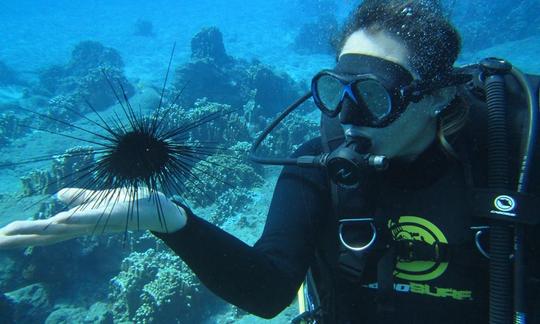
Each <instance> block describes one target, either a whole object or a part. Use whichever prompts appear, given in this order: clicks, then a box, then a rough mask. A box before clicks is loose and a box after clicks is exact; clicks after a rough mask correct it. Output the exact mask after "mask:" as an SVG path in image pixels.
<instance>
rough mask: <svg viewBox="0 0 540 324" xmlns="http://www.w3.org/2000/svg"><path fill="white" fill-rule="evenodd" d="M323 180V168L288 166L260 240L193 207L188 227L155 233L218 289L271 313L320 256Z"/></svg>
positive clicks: (324, 206) (250, 308) (246, 305)
mask: <svg viewBox="0 0 540 324" xmlns="http://www.w3.org/2000/svg"><path fill="white" fill-rule="evenodd" d="M306 145H307V147H306ZM307 149H313V145H311V147H310V145H309V143H308V144H305V145H304V146H303V148H302V149H300V150H299V151H300V152H297V153H298V154H306V153H305V152H302V151H306V150H307ZM323 183H325V179H324V175H322V174H321V172H320V171H319V170H316V169H301V168H298V167H286V168H284V170H283V171H282V173H281V175H280V177H279V179H278V182H277V184H276V187H275V190H274V193H273V197H272V203H271V205H270V209H269V213H268V216H267V220H266V224H265V228H264V231H263V234H262V236H261V237H260V239H259V240H258V241H257V242H256V243H255V244H254V246H249V245H247V244H245V243H244V242H242V241H241V240H239V239H237V238H236V237H234V236H232V235H230V234H228V233H227V232H225V231H223V230H221V229H220V228H218V227H217V226H214V225H212V224H210V223H208V222H206V221H205V220H203V219H201V218H199V217H197V216H195V215H194V214H193V213H192V212H191V211H189V210H188V220H187V224H186V226H185V227H184V228H182V229H181V230H179V231H177V232H174V233H169V234H162V233H154V234H155V235H156V236H157V237H159V238H160V239H162V240H163V241H164V242H165V243H166V244H167V245H168V246H169V247H170V248H171V249H172V250H173V251H174V252H175V253H176V254H178V255H179V256H180V257H181V258H182V259H183V260H184V261H185V262H186V263H187V265H188V266H189V267H190V268H191V269H192V270H193V271H194V272H195V274H196V275H197V276H198V277H199V279H200V280H201V282H202V283H203V284H204V285H205V286H207V287H208V288H209V289H210V290H212V291H213V292H214V293H216V294H217V295H219V296H220V297H222V298H223V299H225V300H226V301H228V302H230V303H232V304H234V305H236V306H238V307H240V308H242V309H244V310H246V311H248V312H250V313H252V314H255V315H258V316H261V317H265V318H271V317H274V316H275V315H277V314H278V313H279V312H281V311H282V310H283V309H284V308H285V307H286V306H288V305H289V304H290V303H291V301H292V300H293V298H294V296H295V294H296V291H297V289H298V287H299V285H300V284H301V282H302V281H303V279H304V277H305V275H306V271H307V269H308V267H309V265H310V264H311V262H312V260H313V258H314V252H315V238H316V236H317V232H318V229H317V228H318V227H319V226H320V225H319V224H320V222H319V220H320V219H323V217H325V215H326V213H327V211H328V206H329V205H328V204H329V201H328V194H327V193H326V192H325V190H326V189H325V187H326V186H325V185H321V184H323ZM261 208H265V207H263V206H261Z"/></svg>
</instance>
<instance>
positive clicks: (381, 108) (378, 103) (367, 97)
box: [354, 80, 392, 119]
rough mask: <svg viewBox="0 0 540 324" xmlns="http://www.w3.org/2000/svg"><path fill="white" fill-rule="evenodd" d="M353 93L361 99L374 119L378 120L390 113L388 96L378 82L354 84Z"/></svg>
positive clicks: (366, 81) (390, 103)
mask: <svg viewBox="0 0 540 324" xmlns="http://www.w3.org/2000/svg"><path fill="white" fill-rule="evenodd" d="M354 91H355V92H356V95H358V96H359V97H361V98H362V100H363V101H364V104H365V105H366V107H367V108H368V109H369V111H370V112H371V114H373V116H374V117H375V118H377V119H380V118H383V117H385V116H386V115H388V114H389V113H390V110H391V107H392V102H391V99H390V95H389V94H388V91H386V89H385V88H384V87H383V86H382V85H381V84H380V83H379V82H377V81H372V80H365V81H360V82H356V84H354Z"/></svg>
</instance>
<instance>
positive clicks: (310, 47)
mask: <svg viewBox="0 0 540 324" xmlns="http://www.w3.org/2000/svg"><path fill="white" fill-rule="evenodd" d="M338 32H339V26H338V21H337V19H336V17H335V16H334V15H332V14H328V13H327V14H324V15H322V16H319V17H318V19H317V20H316V21H314V22H309V23H306V24H304V25H303V26H302V27H301V28H300V30H299V32H298V34H297V35H296V38H295V39H294V43H293V48H294V50H295V51H296V52H298V53H300V54H319V53H322V54H333V53H335V49H334V48H333V47H332V43H333V42H334V41H335V39H336V38H337V36H338Z"/></svg>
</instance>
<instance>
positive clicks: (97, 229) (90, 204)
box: [0, 188, 186, 249]
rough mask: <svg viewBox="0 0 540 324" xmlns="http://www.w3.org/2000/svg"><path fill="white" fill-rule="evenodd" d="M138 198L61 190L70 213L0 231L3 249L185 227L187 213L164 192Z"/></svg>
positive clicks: (17, 223)
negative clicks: (77, 238) (98, 235)
mask: <svg viewBox="0 0 540 324" xmlns="http://www.w3.org/2000/svg"><path fill="white" fill-rule="evenodd" d="M138 196H139V197H138V198H137V200H134V198H133V195H132V194H131V193H130V192H128V191H126V190H120V189H117V190H113V191H92V190H84V189H77V188H67V189H62V190H61V191H60V192H59V193H58V194H57V197H58V199H59V200H60V201H62V202H64V203H66V204H68V205H69V206H70V207H71V208H70V209H69V210H68V211H63V212H60V213H58V214H56V215H54V216H53V217H51V218H48V219H40V220H21V221H15V222H12V223H10V224H8V225H6V226H5V227H3V228H0V249H9V248H17V247H25V246H35V245H48V244H53V243H57V242H61V241H65V240H69V239H72V238H76V237H80V236H84V235H90V234H92V233H116V232H122V231H125V230H126V229H128V230H151V231H155V232H167V231H169V232H175V231H177V230H179V229H180V228H182V227H183V226H184V225H185V223H186V214H185V211H184V210H183V209H182V208H181V207H179V206H177V205H176V204H174V203H172V202H171V201H170V200H169V199H167V198H166V197H165V196H164V195H163V194H162V193H155V194H149V193H144V192H141V193H139V195H138ZM104 198H108V199H104ZM134 206H136V207H135V208H134ZM158 206H159V208H160V210H162V215H163V217H162V220H163V221H162V222H160V219H159V217H158V216H157V215H156V214H157V212H156V211H157V210H158Z"/></svg>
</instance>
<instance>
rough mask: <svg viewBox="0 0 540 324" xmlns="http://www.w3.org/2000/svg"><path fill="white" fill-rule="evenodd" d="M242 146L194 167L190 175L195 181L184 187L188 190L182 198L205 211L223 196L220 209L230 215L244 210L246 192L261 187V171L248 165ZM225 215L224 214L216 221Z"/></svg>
mask: <svg viewBox="0 0 540 324" xmlns="http://www.w3.org/2000/svg"><path fill="white" fill-rule="evenodd" d="M245 144H247V143H239V144H237V145H235V146H233V147H231V149H230V151H229V152H227V153H225V154H221V155H214V156H210V157H208V158H206V159H205V160H203V161H200V162H198V163H197V164H195V165H194V166H193V168H192V170H191V172H192V173H193V175H194V176H193V178H194V179H196V180H194V181H193V182H192V183H189V184H187V186H188V187H189V188H190V189H189V190H188V192H187V193H186V196H185V197H186V198H188V199H189V200H190V201H192V202H193V203H194V205H195V206H197V207H205V206H208V205H210V204H212V203H215V202H216V201H217V200H218V198H220V197H221V196H222V195H224V194H225V195H226V196H223V197H221V203H220V205H222V206H226V207H227V208H228V209H230V210H231V211H232V210H234V211H238V210H240V209H241V207H242V206H245V205H246V202H247V201H250V199H249V189H250V188H252V187H256V186H259V185H261V184H262V183H263V179H262V177H261V175H260V172H261V170H260V169H258V168H257V167H258V166H255V165H253V164H252V163H251V162H248V160H247V158H246V155H247V154H245V153H246V152H242V151H243V150H245V149H246V147H245V146H246V145H245ZM229 215H230V214H229V213H226V214H224V215H221V216H220V217H224V216H229ZM217 223H220V222H219V221H217Z"/></svg>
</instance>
